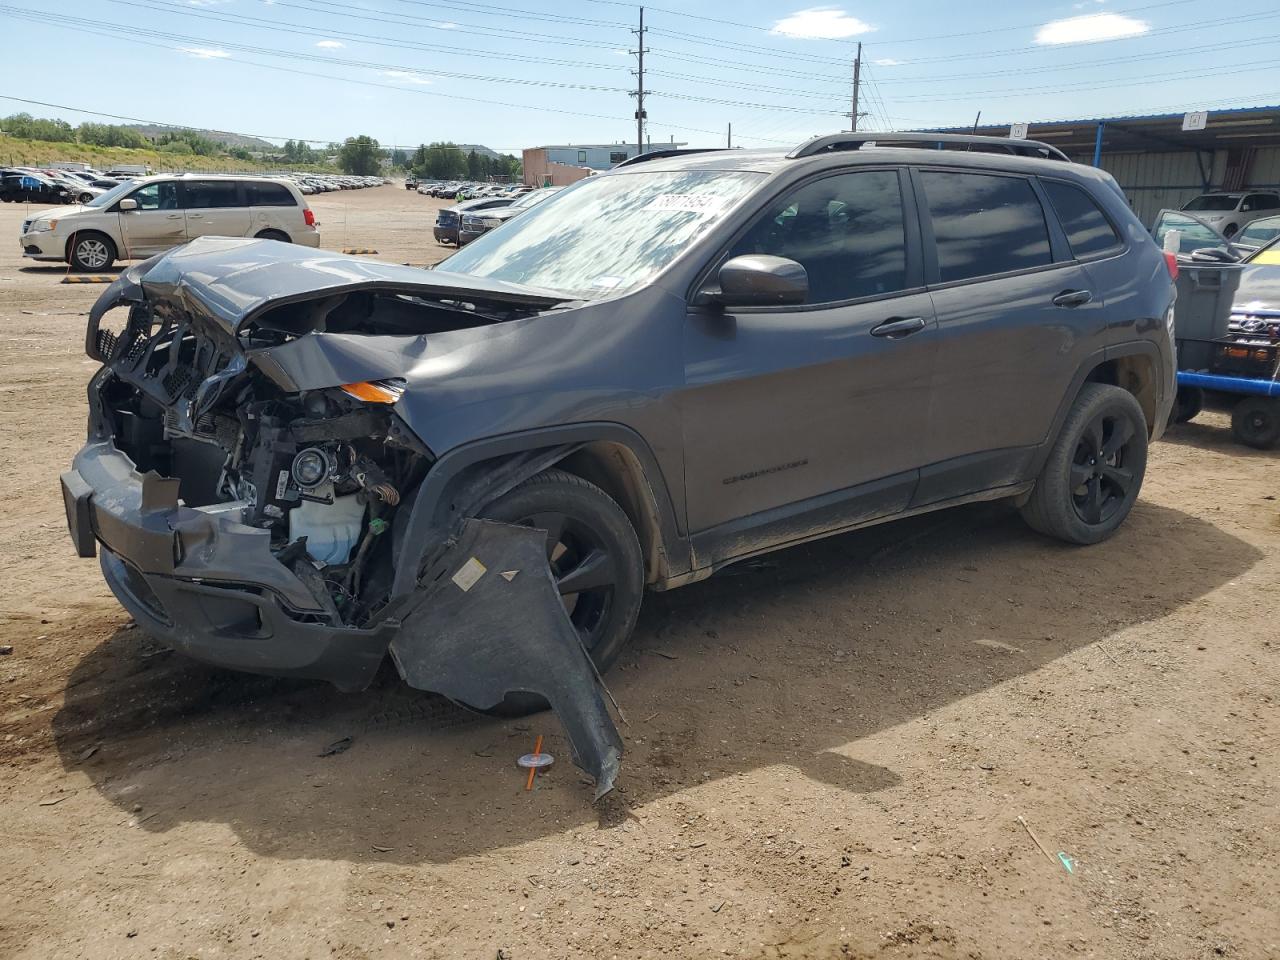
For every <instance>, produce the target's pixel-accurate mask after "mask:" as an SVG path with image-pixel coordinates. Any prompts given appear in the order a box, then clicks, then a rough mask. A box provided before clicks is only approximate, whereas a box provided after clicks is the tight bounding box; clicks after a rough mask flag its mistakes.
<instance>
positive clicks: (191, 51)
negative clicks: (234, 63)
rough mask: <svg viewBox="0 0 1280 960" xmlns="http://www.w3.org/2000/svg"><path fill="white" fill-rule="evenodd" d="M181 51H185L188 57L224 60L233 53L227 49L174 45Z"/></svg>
mask: <svg viewBox="0 0 1280 960" xmlns="http://www.w3.org/2000/svg"><path fill="white" fill-rule="evenodd" d="M173 49H175V50H177V51H178V52H179V53H185V54H186V55H187V56H188V57H195V58H196V59H197V60H223V59H225V58H227V57H229V56H231V54H229V53H227V51H225V50H213V49H210V48H209V47H174V48H173Z"/></svg>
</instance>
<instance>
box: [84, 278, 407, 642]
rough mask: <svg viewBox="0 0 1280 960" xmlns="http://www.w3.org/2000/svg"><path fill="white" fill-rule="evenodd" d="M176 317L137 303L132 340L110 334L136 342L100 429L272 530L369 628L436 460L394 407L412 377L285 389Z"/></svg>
mask: <svg viewBox="0 0 1280 960" xmlns="http://www.w3.org/2000/svg"><path fill="white" fill-rule="evenodd" d="M332 299H334V300H346V299H348V298H342V297H339V298H332ZM355 299H363V300H366V301H371V300H373V299H374V298H372V297H355ZM337 306H338V305H337V304H332V303H331V304H329V309H328V310H327V311H326V315H327V316H331V315H332V314H333V313H334V312H335V309H336V307H337ZM356 306H357V308H358V309H360V311H361V312H364V311H365V310H367V309H369V308H370V307H371V306H372V304H370V303H365V304H359V305H356ZM170 313H171V312H170V311H164V310H163V309H157V310H155V312H154V313H153V312H152V308H151V306H150V305H149V304H140V305H135V306H134V307H133V308H132V309H131V311H130V315H129V320H128V328H127V329H126V331H125V332H124V335H123V336H122V337H116V336H115V335H113V334H110V333H107V332H106V331H102V332H101V333H105V334H106V337H109V338H112V339H111V340H106V341H105V342H104V344H103V346H104V347H105V348H106V349H108V350H111V351H112V352H113V353H114V352H115V351H117V350H120V349H121V348H122V345H123V344H126V343H127V344H128V345H129V353H128V356H124V357H118V358H117V357H115V356H112V357H111V359H112V360H113V361H114V362H113V363H112V364H111V367H112V369H113V371H114V376H113V377H112V378H111V380H110V381H109V382H107V383H105V384H103V389H102V391H101V394H100V395H101V398H102V405H101V409H100V415H101V416H102V417H103V418H104V420H105V421H106V422H104V423H103V424H102V426H103V427H104V429H105V430H106V431H107V432H108V433H109V434H110V435H111V436H113V437H115V439H116V445H117V446H118V447H119V448H120V450H121V451H122V452H124V453H125V454H127V455H128V456H129V457H130V459H132V460H133V461H134V463H135V464H136V465H137V467H138V469H139V471H141V472H144V473H145V472H147V471H152V470H154V471H155V472H157V473H159V474H160V475H162V476H165V477H173V478H176V479H177V480H178V481H179V484H180V486H179V496H180V498H181V501H182V502H183V503H185V505H186V506H189V507H194V508H201V509H206V510H208V509H213V510H216V511H217V512H219V513H226V514H231V515H234V516H235V517H236V519H237V520H238V521H239V522H241V523H244V524H246V525H248V526H252V527H256V528H259V529H263V530H268V531H270V533H271V548H272V552H273V554H274V555H275V556H276V559H278V560H279V561H280V562H281V563H282V564H284V565H285V566H287V567H289V568H290V569H292V570H294V572H295V573H299V571H300V570H301V571H303V572H301V573H299V575H300V576H302V577H304V579H306V580H307V582H308V583H310V584H311V585H312V586H313V587H315V588H317V589H318V590H320V591H321V592H322V595H323V597H324V598H325V600H326V604H325V606H326V607H327V608H329V610H330V612H331V613H333V614H336V615H338V617H339V618H340V620H341V622H343V623H347V624H351V625H363V624H365V623H367V622H368V621H369V619H370V616H371V615H372V614H373V613H374V612H376V610H377V609H378V607H379V606H380V605H381V603H382V602H383V601H384V600H385V598H386V593H387V590H388V589H389V586H390V563H391V557H390V552H391V551H390V540H391V537H390V536H386V534H388V532H389V531H390V529H391V525H392V523H393V521H394V517H395V514H396V511H397V508H398V507H399V506H400V504H401V501H402V499H403V495H404V491H407V490H411V489H413V488H414V487H415V486H416V485H417V484H418V483H419V482H420V481H421V479H422V477H423V475H424V474H425V473H426V470H427V468H428V466H429V464H430V461H431V458H430V455H429V453H428V452H427V451H426V449H425V448H424V447H423V446H422V444H421V443H419V442H417V441H416V440H415V439H414V438H413V437H412V436H411V434H409V432H408V431H407V430H405V429H404V428H403V425H401V424H399V422H398V421H397V420H396V418H395V417H394V414H393V413H392V410H391V408H392V406H393V405H394V403H395V402H396V401H397V400H398V399H399V398H400V396H401V394H402V393H403V390H404V386H403V381H400V380H395V379H384V380H378V381H371V382H362V383H355V384H346V385H343V386H340V387H334V388H329V389H322V390H310V391H304V392H301V393H298V394H289V393H285V392H284V391H282V390H281V389H280V388H279V387H278V386H277V385H276V384H275V383H273V382H272V381H271V380H270V379H269V378H268V377H267V376H265V375H264V374H263V373H262V372H261V371H260V370H258V369H256V368H255V367H254V366H253V365H251V364H246V363H245V362H244V356H245V355H244V354H243V353H241V352H239V351H238V350H231V349H221V348H220V346H219V343H218V339H219V338H218V336H217V334H216V332H214V331H212V330H211V329H210V328H209V326H208V325H207V324H201V323H199V322H196V321H193V320H191V319H190V318H186V317H183V318H175V317H173V316H172V315H166V314H170ZM100 335H101V334H100ZM288 336H292V334H289V333H285V332H284V331H283V330H280V329H279V328H271V329H270V338H271V339H281V338H283V337H288ZM112 340H114V341H115V342H112ZM224 346H225V347H230V346H231V345H230V344H226V345H224ZM308 566H309V567H310V568H311V569H310V570H307V569H306V567H308Z"/></svg>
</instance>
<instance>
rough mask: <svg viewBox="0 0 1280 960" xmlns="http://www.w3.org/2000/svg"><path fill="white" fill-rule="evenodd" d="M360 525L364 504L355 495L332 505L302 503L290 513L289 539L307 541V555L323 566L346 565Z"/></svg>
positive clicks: (362, 520) (305, 501) (340, 498)
mask: <svg viewBox="0 0 1280 960" xmlns="http://www.w3.org/2000/svg"><path fill="white" fill-rule="evenodd" d="M363 525H364V504H363V503H361V502H360V498H359V496H358V495H356V494H354V493H352V494H349V495H347V496H345V497H334V499H333V503H331V504H330V503H313V502H311V501H310V500H304V501H302V503H301V504H300V505H299V506H296V507H294V508H293V509H292V510H290V511H289V539H290V540H297V539H299V538H301V537H306V538H307V553H308V554H310V555H311V557H312V559H314V560H318V561H320V562H321V563H324V564H331V563H346V562H347V560H348V559H349V558H350V557H351V551H352V550H353V549H355V545H356V541H357V540H359V539H360V529H361V527H362V526H363Z"/></svg>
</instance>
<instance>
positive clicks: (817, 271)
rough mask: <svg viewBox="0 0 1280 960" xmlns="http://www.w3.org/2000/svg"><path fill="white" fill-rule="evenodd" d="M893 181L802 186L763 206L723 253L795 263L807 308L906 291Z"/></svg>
mask: <svg viewBox="0 0 1280 960" xmlns="http://www.w3.org/2000/svg"><path fill="white" fill-rule="evenodd" d="M902 224H903V215H902V191H901V190H900V188H899V186H898V174H897V173H895V172H894V171H891V170H866V171H861V172H858V173H846V174H841V175H840V176H836V177H826V178H824V179H822V180H817V181H815V182H813V183H809V184H806V185H805V186H803V187H800V188H799V189H798V190H794V191H792V192H791V193H789V194H786V195H784V196H783V197H782V198H781V199H779V200H777V201H775V202H774V203H772V204H770V206H769V208H768V209H767V210H766V211H765V213H764V214H763V215H762V216H761V217H760V218H759V219H758V220H756V222H755V223H753V224H752V225H751V227H750V228H749V229H748V230H747V232H746V234H745V235H744V236H743V237H742V239H740V240H739V241H738V242H737V243H736V244H734V247H733V249H732V250H731V251H730V253H729V255H730V256H731V257H737V256H742V255H744V254H749V253H766V254H771V255H773V256H775V257H786V258H788V259H790V260H795V261H796V262H797V263H799V264H801V265H802V266H803V267H804V268H805V270H806V271H807V272H808V274H809V302H810V303H831V302H833V301H838V300H853V299H856V298H858V297H872V296H877V295H883V294H888V293H893V292H895V291H898V290H902V289H904V288H905V287H906V279H907V247H906V237H905V233H904V230H903V225H902Z"/></svg>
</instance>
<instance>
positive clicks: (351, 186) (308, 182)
mask: <svg viewBox="0 0 1280 960" xmlns="http://www.w3.org/2000/svg"><path fill="white" fill-rule="evenodd" d="M274 179H276V180H288V181H290V182H291V183H293V185H294V186H296V187H297V188H298V191H299V192H300V193H304V194H306V195H307V196H311V195H312V194H313V193H330V192H332V191H334V190H361V189H363V188H365V187H381V186H383V185H384V184H388V183H390V182H391V181H390V180H387V179H384V178H382V177H352V176H346V175H338V174H334V173H285V174H276V175H274Z"/></svg>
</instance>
